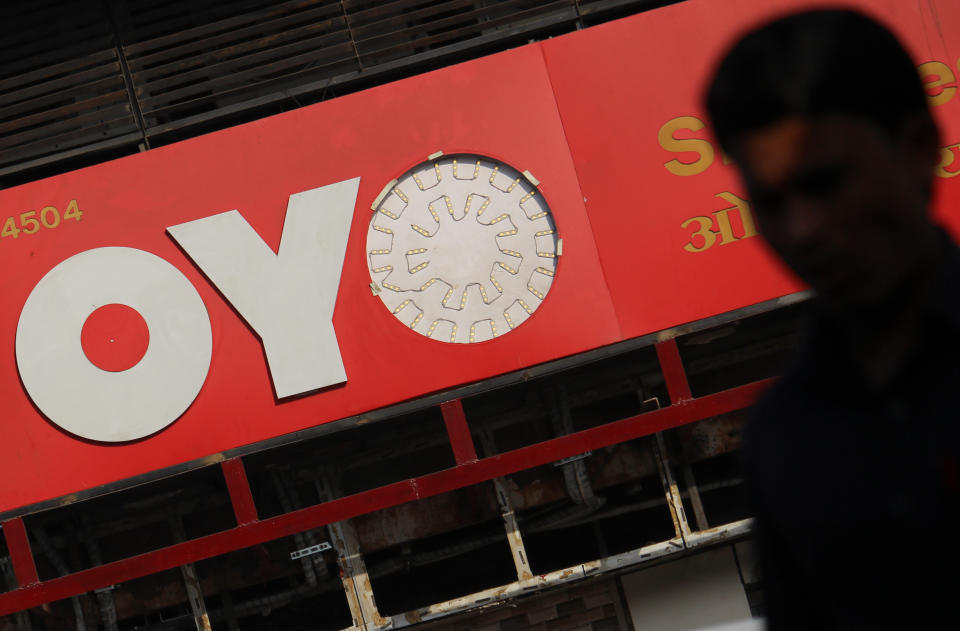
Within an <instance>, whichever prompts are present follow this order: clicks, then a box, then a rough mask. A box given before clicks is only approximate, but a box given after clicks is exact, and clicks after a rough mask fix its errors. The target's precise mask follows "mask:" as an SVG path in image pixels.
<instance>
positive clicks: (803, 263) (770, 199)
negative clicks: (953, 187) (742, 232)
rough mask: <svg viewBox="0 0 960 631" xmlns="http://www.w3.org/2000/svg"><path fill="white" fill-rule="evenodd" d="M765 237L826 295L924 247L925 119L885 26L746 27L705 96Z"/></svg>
mask: <svg viewBox="0 0 960 631" xmlns="http://www.w3.org/2000/svg"><path fill="white" fill-rule="evenodd" d="M707 108H708V110H709V113H710V117H711V119H712V122H713V127H714V131H715V133H716V135H717V138H718V140H719V141H720V144H721V145H722V146H723V148H724V149H725V150H726V151H727V153H729V154H730V155H731V156H732V157H733V158H734V161H735V162H736V163H737V165H738V167H739V168H740V171H741V174H742V175H743V179H744V183H745V184H746V186H747V190H748V192H749V194H750V197H751V199H752V201H753V203H754V206H755V208H756V211H757V220H758V223H759V225H760V228H761V232H762V233H763V234H764V236H765V237H766V239H767V241H768V242H769V243H770V245H771V246H772V247H773V249H774V250H775V251H776V252H777V253H778V254H779V255H780V256H781V257H782V258H783V259H784V261H785V262H786V263H787V264H788V265H789V266H790V267H791V268H792V269H793V270H794V271H795V272H796V273H797V274H798V275H799V276H800V277H801V278H803V279H804V280H805V281H807V282H808V283H810V284H811V285H812V286H813V287H814V288H815V289H817V290H819V291H820V293H821V294H822V295H824V296H825V297H826V298H827V299H828V300H833V301H834V302H836V303H847V304H849V305H851V306H869V305H870V304H878V303H880V302H882V301H884V300H885V299H886V298H888V297H889V296H890V295H891V294H892V293H893V292H896V291H897V290H898V289H899V288H900V287H901V286H902V285H903V284H904V283H907V282H910V280H911V276H912V275H913V274H915V273H916V271H917V270H918V269H920V267H921V266H922V264H923V262H924V260H925V258H926V257H927V256H928V253H927V252H926V250H928V249H929V246H930V239H931V234H932V230H931V228H930V223H929V219H928V217H927V206H928V204H929V201H930V188H931V184H932V178H933V166H934V164H935V160H936V158H937V144H938V140H937V130H936V126H935V124H934V122H933V118H932V117H931V115H930V112H929V109H928V106H927V102H926V96H925V93H924V90H923V86H922V84H921V81H920V78H919V75H918V73H917V69H916V66H915V65H914V63H913V61H912V60H911V59H910V57H909V55H907V53H906V52H905V51H904V49H903V47H902V46H901V45H900V44H899V43H898V42H897V40H896V38H895V37H894V36H893V35H892V34H891V33H890V32H889V31H887V30H886V29H885V28H883V27H882V26H880V25H879V24H877V23H876V22H874V21H872V20H870V19H869V18H867V17H865V16H863V15H861V14H859V13H854V12H851V11H840V10H838V11H813V12H808V13H802V14H797V15H792V16H789V17H786V18H783V19H780V20H777V21H775V22H773V23H770V24H768V25H766V26H764V27H762V28H760V29H758V30H756V31H754V32H752V33H750V34H748V35H747V36H746V37H744V38H743V39H742V40H741V41H740V42H739V43H737V44H736V45H735V46H734V47H733V49H732V50H731V51H730V52H729V53H728V55H727V56H726V57H725V58H724V59H723V61H722V62H721V63H720V65H719V67H718V69H717V72H716V76H715V78H714V80H713V83H712V84H711V85H710V88H709V91H708V94H707Z"/></svg>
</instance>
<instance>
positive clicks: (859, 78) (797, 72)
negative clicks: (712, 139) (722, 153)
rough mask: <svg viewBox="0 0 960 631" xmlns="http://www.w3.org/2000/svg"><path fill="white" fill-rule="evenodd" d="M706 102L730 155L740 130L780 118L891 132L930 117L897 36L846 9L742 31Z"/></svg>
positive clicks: (808, 14)
mask: <svg viewBox="0 0 960 631" xmlns="http://www.w3.org/2000/svg"><path fill="white" fill-rule="evenodd" d="M706 100H707V111H708V112H709V114H710V118H711V120H712V122H713V128H714V133H715V134H716V136H717V140H719V141H720V144H721V146H723V147H724V149H725V150H726V151H727V152H728V153H731V154H734V155H736V153H737V147H736V142H737V140H738V139H740V138H742V137H743V134H745V133H746V132H749V131H752V130H755V129H759V128H762V127H765V126H767V125H769V124H771V123H774V122H776V121H778V120H781V119H783V118H785V117H787V116H807V117H816V116H823V115H830V114H843V115H850V116H854V117H857V118H862V119H866V120H868V121H871V122H873V123H874V124H876V125H877V126H878V127H879V128H881V129H882V130H884V131H886V132H887V133H888V134H890V135H891V136H892V135H893V134H895V133H896V132H897V131H898V129H899V128H900V125H901V123H902V122H903V121H904V120H905V119H906V118H907V117H909V116H910V115H912V114H915V113H918V112H920V113H926V115H927V116H928V117H930V114H929V108H928V106H927V102H926V95H925V92H924V88H923V84H922V82H921V80H920V76H919V74H918V72H917V68H916V66H915V65H914V62H913V60H912V59H911V58H910V56H909V55H908V54H907V52H906V51H905V50H904V48H903V46H902V45H901V44H900V42H898V41H897V38H896V37H894V35H893V34H892V33H891V32H890V31H888V30H887V29H886V28H884V27H883V26H881V25H880V24H878V23H877V22H875V21H874V20H872V19H870V18H868V17H866V16H864V15H863V14H861V13H857V12H855V11H849V10H818V11H809V12H804V13H798V14H794V15H789V16H787V17H784V18H780V19H778V20H775V21H773V22H771V23H769V24H766V25H765V26H762V27H760V28H759V29H757V30H755V31H753V32H751V33H749V34H748V35H746V36H745V37H744V38H743V39H741V40H740V41H739V42H738V43H737V44H735V45H734V46H733V48H732V49H731V50H730V51H729V52H728V53H727V55H726V57H724V59H723V61H722V62H721V63H720V65H719V66H718V67H717V70H716V74H715V76H714V79H713V82H712V83H711V85H710V87H709V90H708V92H707V95H706ZM931 121H932V118H931Z"/></svg>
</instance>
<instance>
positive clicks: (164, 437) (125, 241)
mask: <svg viewBox="0 0 960 631" xmlns="http://www.w3.org/2000/svg"><path fill="white" fill-rule="evenodd" d="M437 150H443V151H445V152H446V153H453V152H458V151H462V152H476V153H479V154H486V155H489V156H491V157H493V158H495V159H501V160H503V161H505V162H507V163H508V164H510V165H512V166H514V167H516V168H518V169H520V170H524V169H528V170H530V171H531V172H532V173H533V174H534V175H535V176H536V177H537V178H538V179H539V180H540V182H541V185H540V187H539V190H540V191H541V192H542V195H543V197H544V198H545V199H546V201H547V202H548V204H549V205H550V207H551V210H552V212H553V214H554V217H555V220H556V225H557V227H558V231H559V234H560V236H561V237H564V252H563V256H562V259H561V260H560V262H559V267H558V272H557V276H556V278H555V279H554V283H553V286H552V288H551V290H550V293H549V294H548V296H547V300H546V301H545V302H544V304H543V306H542V307H541V308H540V309H538V310H537V311H536V312H535V313H534V314H533V316H532V317H531V318H530V320H529V321H527V322H526V323H524V324H522V325H521V326H519V327H518V328H517V329H516V330H515V331H512V332H510V333H508V334H506V335H503V336H501V337H499V338H496V339H494V340H491V341H488V342H482V343H478V344H472V345H465V344H456V345H454V344H446V343H443V342H439V341H434V340H430V339H427V338H425V337H423V336H421V335H419V334H416V333H414V332H412V331H411V330H409V329H408V328H406V327H405V326H404V325H403V324H402V323H400V322H399V321H398V320H397V319H396V318H394V317H393V316H392V314H391V313H389V312H388V311H387V310H386V309H385V308H384V306H383V304H382V303H381V301H380V299H379V298H377V297H375V296H373V295H372V294H371V291H370V288H369V283H370V276H369V273H368V271H367V265H366V254H365V245H366V234H367V229H368V224H369V221H370V217H371V211H370V205H371V202H372V201H373V200H374V198H375V197H376V196H377V194H378V193H379V192H380V191H381V189H382V188H383V187H384V185H385V184H387V183H388V182H389V181H390V180H392V179H394V178H396V177H398V176H400V175H401V174H402V173H404V171H406V170H407V169H408V168H410V167H411V166H413V165H415V164H417V163H419V162H421V161H423V160H425V159H426V158H427V156H428V155H429V154H432V153H433V152H435V151H437ZM357 176H359V177H360V178H361V181H360V191H359V197H358V199H357V204H356V209H355V216H354V220H353V226H352V230H351V233H350V237H349V242H348V245H347V253H346V259H345V265H344V269H343V275H342V278H341V282H340V290H339V294H338V299H337V304H336V310H335V314H334V326H335V328H336V332H337V336H338V339H339V343H340V348H341V352H342V355H343V360H344V364H345V367H346V372H347V376H348V381H347V383H346V384H344V385H341V386H334V387H331V388H328V389H325V390H323V391H321V392H319V393H315V394H311V395H309V396H301V397H295V398H293V399H292V400H285V401H282V402H278V401H277V400H276V399H275V398H274V394H273V390H272V386H271V382H270V377H269V372H268V368H267V365H266V362H265V360H264V352H263V350H262V347H261V344H260V341H259V340H258V338H257V336H256V335H255V334H254V333H253V332H252V331H251V329H250V328H248V327H247V326H246V325H245V324H244V322H243V321H242V320H241V319H240V318H239V317H238V315H237V313H236V312H234V311H233V310H232V308H231V307H230V306H229V305H228V303H226V301H225V300H224V299H223V297H222V296H221V295H220V294H219V293H218V292H217V291H216V290H215V289H214V288H213V286H212V285H211V284H210V283H209V282H208V281H207V279H206V278H205V277H204V276H203V275H202V274H201V273H200V272H199V271H198V270H197V268H196V267H195V266H194V265H193V264H192V263H191V261H190V260H189V259H188V258H187V257H186V256H185V254H184V253H183V252H182V251H181V250H180V249H179V248H178V247H177V246H176V245H175V244H174V242H173V241H172V239H171V238H170V237H169V236H168V235H167V234H165V232H164V229H165V228H166V227H167V226H171V225H175V224H179V223H182V222H186V221H190V220H194V219H199V218H202V217H206V216H209V215H212V214H215V213H220V212H224V211H228V210H231V209H238V210H239V211H240V212H241V214H242V215H243V216H244V217H245V218H246V220H247V221H248V222H249V223H250V225H251V226H252V227H253V228H254V229H255V230H256V231H257V232H258V233H259V234H260V235H261V236H262V238H263V239H264V240H265V241H266V243H267V244H269V245H270V246H271V247H273V248H275V249H276V247H277V246H278V244H279V241H280V235H281V228H282V226H283V220H284V213H285V211H286V206H287V201H288V196H289V195H291V194H293V193H297V192H300V191H305V190H309V189H313V188H316V187H319V186H323V185H326V184H330V183H333V182H339V181H342V180H346V179H350V178H354V177H357ZM73 199H76V200H77V201H78V204H79V208H80V210H81V211H82V212H83V215H82V218H81V219H80V220H77V219H75V218H63V219H61V221H60V223H59V224H58V225H56V227H50V228H45V227H41V228H39V230H38V231H36V232H35V233H33V234H25V233H21V234H20V235H19V236H18V237H17V238H14V237H13V236H8V237H0V268H2V269H3V270H4V274H3V275H0V296H2V297H3V298H2V300H3V309H0V400H2V401H3V423H2V424H0V511H4V510H9V509H13V508H16V507H19V506H24V505H27V504H31V503H34V502H37V501H41V500H44V499H48V498H53V497H58V496H62V495H65V494H68V493H71V492H74V491H78V490H81V489H86V488H91V487H95V486H98V485H102V484H105V483H109V482H112V481H115V480H119V479H123V478H127V477H130V476H134V475H138V474H142V473H145V472H149V471H152V470H156V469H159V468H163V467H168V466H171V465H175V464H177V463H181V462H186V461H190V460H193V459H197V458H204V457H208V456H210V455H212V454H216V453H217V452H221V451H223V450H226V449H229V448H233V447H238V446H242V445H246V444H250V443H254V442H257V441H261V440H264V439H267V438H270V437H273V436H277V435H281V434H285V433H289V432H293V431H296V430H300V429H303V428H306V427H310V426H314V425H316V424H319V423H324V422H327V421H331V420H335V419H339V418H343V417H347V416H350V415H354V414H358V413H362V412H365V411H368V410H371V409H375V408H379V407H382V406H386V405H389V404H392V403H396V402H398V401H402V400H406V399H410V398H413V397H417V396H420V395H423V394H426V393H429V392H433V391H438V390H442V389H446V388H450V387H452V386H456V385H458V384H463V383H467V382H472V381H477V380H480V379H484V378H487V377H491V376H494V375H498V374H502V373H505V372H509V371H514V370H518V369H521V368H524V367H526V366H530V365H532V364H537V363H541V362H544V361H548V360H552V359H555V358H559V357H562V356H566V355H571V354H575V353H579V352H582V351H584V350H587V349H590V348H596V347H598V346H602V345H605V344H610V343H612V342H615V341H617V340H619V339H620V335H619V330H618V326H617V322H616V318H615V315H614V312H613V308H612V305H611V302H610V299H609V295H608V293H607V290H606V286H605V284H604V282H603V274H602V272H601V270H600V265H599V259H598V257H597V254H596V250H595V247H594V244H593V239H592V235H591V230H590V224H589V222H588V220H587V216H586V213H585V209H584V205H583V197H582V195H581V193H580V189H579V186H578V183H577V176H576V173H575V171H574V168H573V163H572V161H571V159H570V156H569V153H568V151H567V147H566V142H565V138H564V135H563V129H562V126H561V123H560V119H559V116H558V114H557V110H556V105H555V102H554V100H553V93H552V90H551V89H550V85H549V81H548V78H547V74H546V70H545V67H544V64H543V57H542V54H541V52H540V49H539V46H537V45H534V46H528V47H524V48H520V49H515V50H511V51H507V52H504V53H501V54H498V55H496V56H492V57H487V58H483V59H479V60H476V61H472V62H468V63H465V64H461V65H458V66H454V67H450V68H446V69H443V70H439V71H436V72H431V73H428V74H425V75H421V76H417V77H413V78H410V79H407V80H404V81H400V82H397V83H394V84H390V85H386V86H382V87H378V88H374V89H371V90H368V91H365V92H362V93H358V94H353V95H349V96H345V97H342V98H338V99H335V100H332V101H328V102H324V103H321V104H318V105H314V106H310V107H306V108H303V109H299V110H296V111H293V112H290V113H287V114H282V115H279V116H274V117H271V118H268V119H264V120H261V121H257V122H253V123H250V124H246V125H242V126H239V127H236V128H233V129H228V130H225V131H222V132H217V133H213V134H210V135H207V136H202V137H199V138H195V139H191V140H188V141H185V142H182V143H178V144H175V145H171V146H166V147H161V148H158V149H154V150H151V151H149V152H146V153H142V154H139V155H136V156H131V157H128V158H123V159H120V160H116V161H113V162H108V163H105V164H101V165H97V166H94V167H90V168H86V169H82V170H79V171H75V172H72V173H68V174H65V175H62V176H57V177H54V178H50V179H46V180H41V181H38V182H33V183H30V184H27V185H23V186H20V187H17V188H13V189H8V190H4V191H0V225H2V222H3V221H4V219H5V218H6V217H15V216H19V214H20V213H22V212H25V211H29V210H38V211H39V210H40V209H42V208H43V207H45V206H50V205H52V206H56V207H57V209H58V212H59V213H60V214H61V215H64V214H66V209H67V206H68V203H69V202H70V200H73ZM52 217H53V215H52V211H47V215H46V219H47V220H48V221H47V223H50V224H52V223H53V219H52ZM101 246H129V247H136V248H140V249H143V250H146V251H149V252H152V253H154V254H156V255H158V256H161V257H162V258H164V259H166V260H167V261H169V262H170V263H172V264H173V265H174V266H175V267H177V268H178V269H179V270H180V271H181V272H183V273H184V274H185V275H186V276H187V278H188V279H189V280H190V281H191V282H192V283H193V285H194V286H195V287H196V288H197V290H198V292H199V293H200V295H201V297H202V298H203V300H204V302H205V304H206V307H207V310H208V312H209V314H210V320H211V323H212V327H213V360H212V364H211V369H210V373H209V375H208V377H207V380H206V383H205V385H204V386H203V389H202V390H201V392H200V394H199V396H198V397H197V399H196V400H195V401H194V403H193V405H192V406H191V407H190V408H189V409H188V410H187V412H186V413H185V414H184V415H183V416H182V417H181V418H180V419H179V420H178V421H176V422H175V423H173V424H172V425H171V426H169V427H167V428H166V429H165V430H163V431H161V432H159V433H157V434H155V435H153V436H151V437H148V438H146V439H143V440H140V441H137V442H133V443H127V444H122V445H108V444H97V443H93V442H89V441H84V440H80V439H78V438H76V437H74V436H72V435H68V434H67V433H65V432H63V431H61V430H59V429H58V428H57V427H56V426H55V425H53V424H52V423H50V422H48V421H47V420H45V418H44V417H43V416H42V415H41V414H40V413H39V412H38V410H37V409H36V408H35V407H34V406H33V405H32V404H31V402H30V400H29V398H28V397H27V395H26V393H25V391H24V389H23V387H22V385H21V383H20V381H19V379H18V375H17V368H16V363H15V356H14V341H15V331H16V328H17V320H18V317H19V314H20V310H21V307H22V306H23V304H24V301H25V300H26V298H27V296H28V294H29V293H30V291H31V289H32V288H33V286H34V285H35V284H36V283H37V281H38V280H40V278H41V277H43V276H44V274H46V273H47V271H48V270H50V269H51V268H52V267H53V266H54V265H55V264H57V263H59V262H60V261H62V260H64V259H65V258H67V257H69V256H71V255H73V254H76V253H78V252H81V251H83V250H87V249H90V248H96V247H101ZM78 343H79V341H78Z"/></svg>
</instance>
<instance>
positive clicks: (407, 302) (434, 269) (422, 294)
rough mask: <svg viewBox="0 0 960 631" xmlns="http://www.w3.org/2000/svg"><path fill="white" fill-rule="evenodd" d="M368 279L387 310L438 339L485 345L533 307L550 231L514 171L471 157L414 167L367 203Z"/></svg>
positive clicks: (548, 277)
mask: <svg viewBox="0 0 960 631" xmlns="http://www.w3.org/2000/svg"><path fill="white" fill-rule="evenodd" d="M374 209H375V211H376V212H375V213H374V215H373V219H372V221H371V222H370V230H369V232H368V233H367V264H368V265H369V267H370V277H371V278H372V279H373V282H374V283H375V285H376V286H377V287H379V288H380V293H379V295H380V298H381V299H382V300H383V303H384V304H385V305H386V306H387V308H388V309H390V311H391V312H392V313H393V314H394V316H396V317H397V319H399V320H400V321H401V322H403V323H404V324H405V325H407V326H409V327H410V328H412V329H413V330H414V331H416V332H417V333H420V334H421V335H425V336H427V337H430V338H433V339H437V340H441V341H444V342H458V343H471V342H482V341H484V340H489V339H492V338H494V337H497V336H499V335H503V334H504V333H506V332H508V331H510V330H511V329H514V328H516V327H517V326H519V325H520V324H522V323H523V321H524V320H526V319H527V318H528V317H529V316H530V314H532V313H533V312H534V311H536V310H537V308H538V307H539V306H540V304H541V303H542V302H543V300H544V299H545V298H546V295H547V293H548V292H549V291H550V285H551V284H552V283H553V277H554V274H555V273H556V267H557V235H556V230H555V228H554V223H553V218H552V217H551V215H550V209H549V207H548V206H547V204H546V202H545V201H544V200H543V198H542V197H541V196H540V194H539V192H538V191H537V190H536V188H535V187H534V186H533V185H532V184H531V182H530V181H529V180H528V179H527V177H525V176H524V175H522V174H521V173H519V172H518V171H517V170H516V169H514V168H512V167H510V166H507V165H505V164H502V163H497V162H495V161H493V160H491V159H489V158H485V157H482V156H477V155H469V154H457V155H449V156H443V157H441V158H439V159H437V160H428V161H427V162H424V163H422V164H419V165H417V166H416V167H414V168H413V169H411V170H410V171H408V172H407V173H404V174H403V176H402V177H401V178H400V179H398V180H396V181H395V182H391V183H390V184H388V185H387V186H386V188H384V190H383V192H382V193H381V194H380V196H379V197H378V198H377V200H376V202H374Z"/></svg>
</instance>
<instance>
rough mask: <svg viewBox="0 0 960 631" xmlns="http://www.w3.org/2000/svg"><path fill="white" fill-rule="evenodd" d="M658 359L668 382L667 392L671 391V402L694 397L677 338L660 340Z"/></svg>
mask: <svg viewBox="0 0 960 631" xmlns="http://www.w3.org/2000/svg"><path fill="white" fill-rule="evenodd" d="M655 348H656V349H657V359H659V360H660V370H661V371H662V372H663V380H664V381H666V382H667V392H669V393H670V403H680V402H681V401H687V400H689V399H692V398H693V394H691V393H690V383H689V382H688V381H687V371H686V370H684V369H683V359H681V358H680V349H678V348H677V340H676V339H675V338H670V339H669V340H666V341H664V342H658V343H657V344H656V346H655Z"/></svg>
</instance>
